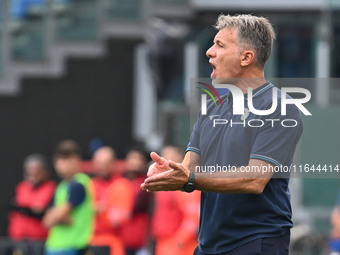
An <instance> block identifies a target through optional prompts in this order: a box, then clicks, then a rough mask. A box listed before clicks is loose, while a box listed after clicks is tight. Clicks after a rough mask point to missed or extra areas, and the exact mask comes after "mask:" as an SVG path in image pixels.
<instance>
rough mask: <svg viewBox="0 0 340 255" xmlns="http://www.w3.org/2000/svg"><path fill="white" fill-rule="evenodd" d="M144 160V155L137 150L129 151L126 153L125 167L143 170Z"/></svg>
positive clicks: (136, 170)
mask: <svg viewBox="0 0 340 255" xmlns="http://www.w3.org/2000/svg"><path fill="white" fill-rule="evenodd" d="M146 163H147V162H146V160H145V158H144V156H143V155H142V154H141V153H139V152H138V151H130V152H129V153H128V154H127V155H126V169H127V170H128V171H135V172H138V171H141V172H142V171H144V170H145V167H146Z"/></svg>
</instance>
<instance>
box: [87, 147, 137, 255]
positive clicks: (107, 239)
mask: <svg viewBox="0 0 340 255" xmlns="http://www.w3.org/2000/svg"><path fill="white" fill-rule="evenodd" d="M114 161H115V152H114V150H113V149H112V148H111V147H108V146H104V147H101V148H99V149H98V150H97V151H96V152H95V153H94V156H93V166H94V174H95V177H94V178H93V179H92V182H93V197H94V202H95V211H96V220H95V229H94V235H93V237H92V240H91V244H92V245H97V246H110V250H111V255H124V254H125V250H124V246H123V243H122V240H121V238H120V237H119V230H120V228H121V226H122V225H123V224H124V223H125V222H126V221H127V220H128V219H129V218H130V216H131V212H132V205H133V189H132V186H131V184H130V182H129V181H128V180H127V179H125V178H123V177H122V176H121V175H120V174H118V173H116V172H115V168H114Z"/></svg>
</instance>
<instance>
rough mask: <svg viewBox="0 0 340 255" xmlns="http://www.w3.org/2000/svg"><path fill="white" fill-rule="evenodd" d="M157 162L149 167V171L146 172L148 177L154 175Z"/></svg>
mask: <svg viewBox="0 0 340 255" xmlns="http://www.w3.org/2000/svg"><path fill="white" fill-rule="evenodd" d="M155 164H156V163H153V164H152V165H151V166H150V167H149V169H148V173H147V174H146V176H147V177H151V176H153V175H154V173H155V169H154V168H155Z"/></svg>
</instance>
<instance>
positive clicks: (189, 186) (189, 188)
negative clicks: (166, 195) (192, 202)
mask: <svg viewBox="0 0 340 255" xmlns="http://www.w3.org/2000/svg"><path fill="white" fill-rule="evenodd" d="M183 189H184V191H185V192H193V191H194V190H195V186H194V185H193V184H189V183H186V184H184V187H183Z"/></svg>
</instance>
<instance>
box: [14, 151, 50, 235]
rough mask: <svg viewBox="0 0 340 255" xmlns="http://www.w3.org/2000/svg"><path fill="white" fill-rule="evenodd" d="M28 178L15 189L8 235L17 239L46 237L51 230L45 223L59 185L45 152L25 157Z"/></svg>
mask: <svg viewBox="0 0 340 255" xmlns="http://www.w3.org/2000/svg"><path fill="white" fill-rule="evenodd" d="M23 167H24V181H22V182H20V183H19V184H18V185H17V186H16V188H15V198H14V199H13V200H12V201H11V212H10V214H9V226H8V234H9V236H10V237H11V238H12V239H14V240H23V239H28V240H45V239H46V237H47V229H46V228H45V227H44V226H43V224H42V218H43V216H44V213H45V211H46V209H47V207H48V205H49V203H50V202H51V200H52V197H53V193H54V190H55V187H56V184H55V183H54V182H53V181H51V180H49V167H48V161H47V159H46V157H45V156H43V155H41V154H31V155H29V156H27V157H26V158H25V159H24V163H23Z"/></svg>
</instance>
